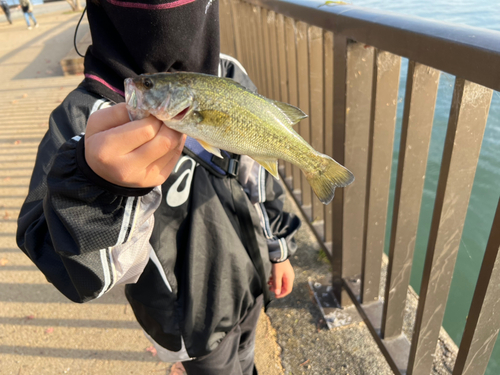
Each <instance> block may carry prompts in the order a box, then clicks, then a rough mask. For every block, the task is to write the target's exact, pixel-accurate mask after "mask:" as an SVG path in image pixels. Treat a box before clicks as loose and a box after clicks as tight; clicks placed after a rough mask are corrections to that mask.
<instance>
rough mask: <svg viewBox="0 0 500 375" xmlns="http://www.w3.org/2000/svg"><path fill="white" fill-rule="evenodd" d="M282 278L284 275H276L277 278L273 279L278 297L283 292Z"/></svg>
mask: <svg viewBox="0 0 500 375" xmlns="http://www.w3.org/2000/svg"><path fill="white" fill-rule="evenodd" d="M281 280H282V275H275V278H274V280H273V290H274V294H275V295H276V297H278V296H279V295H280V294H281Z"/></svg>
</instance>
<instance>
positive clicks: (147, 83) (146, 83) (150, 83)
mask: <svg viewBox="0 0 500 375" xmlns="http://www.w3.org/2000/svg"><path fill="white" fill-rule="evenodd" d="M142 84H143V85H144V87H145V88H147V89H148V90H149V89H152V88H153V86H154V83H153V81H151V79H149V78H145V79H144V80H143V81H142Z"/></svg>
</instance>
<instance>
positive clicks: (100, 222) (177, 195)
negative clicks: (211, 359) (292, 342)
mask: <svg viewBox="0 0 500 375" xmlns="http://www.w3.org/2000/svg"><path fill="white" fill-rule="evenodd" d="M220 74H221V75H224V76H230V77H233V78H234V79H237V80H238V81H239V82H240V83H242V84H244V85H246V86H247V87H250V88H252V83H251V82H250V80H249V79H248V77H247V76H246V74H245V72H244V70H243V69H241V68H240V67H239V66H238V64H237V63H233V62H232V61H230V60H227V59H222V60H221V65H220ZM105 105H110V103H109V102H108V101H106V100H105V99H103V98H101V97H98V96H97V95H96V94H91V93H89V92H88V91H86V90H85V89H84V88H83V87H80V88H77V89H76V90H74V91H73V92H71V93H70V94H69V95H68V97H67V98H66V99H65V100H64V102H63V103H62V104H61V105H60V106H59V107H57V108H56V109H55V110H54V112H53V113H52V115H51V117H50V121H49V130H48V132H47V134H46V135H45V137H44V138H43V140H42V142H41V144H40V147H39V151H38V155H37V160H36V165H35V169H34V172H33V175H32V180H31V183H30V189H29V194H28V196H27V198H26V201H25V203H24V205H23V207H22V209H21V213H20V216H19V220H18V232H17V242H18V245H19V247H20V248H21V249H22V250H23V251H24V252H25V253H26V254H27V255H28V256H29V257H30V258H31V259H32V261H33V262H34V263H35V264H36V265H37V267H38V268H39V269H40V270H41V271H42V272H43V273H44V274H45V276H46V277H47V279H48V281H49V282H51V283H52V284H54V286H55V287H56V288H57V289H59V290H60V291H61V293H63V294H64V295H65V296H66V297H68V298H69V299H71V300H72V301H74V302H86V301H89V300H92V299H94V298H98V297H100V296H101V295H103V294H104V293H105V292H107V291H108V290H110V289H111V288H112V287H113V286H114V285H116V284H122V283H126V284H128V285H127V286H126V294H127V298H128V300H129V302H130V304H131V306H132V308H133V310H134V313H135V315H136V317H137V319H138V321H139V323H140V324H141V326H142V327H143V329H144V330H145V332H146V333H147V336H148V337H149V338H152V339H153V340H154V343H155V344H156V345H157V349H158V350H159V356H160V358H162V359H164V360H167V361H172V360H186V359H188V358H192V357H198V356H202V355H206V354H208V353H209V352H211V351H212V350H213V349H214V348H215V347H216V346H217V345H218V343H219V342H220V341H221V340H222V338H223V337H224V336H225V334H226V333H227V332H229V331H230V330H231V329H232V328H233V327H234V326H235V325H236V324H237V323H238V322H239V321H240V320H241V319H242V318H243V317H244V316H245V314H246V312H247V311H248V310H249V309H250V308H251V307H252V306H253V305H254V303H255V299H256V297H258V296H259V295H260V294H262V291H263V288H267V285H261V284H262V282H261V278H259V274H258V272H257V271H256V268H255V267H254V265H253V263H252V260H251V259H250V257H249V255H248V253H247V249H246V248H245V246H248V244H245V245H244V244H243V243H242V241H241V238H242V228H241V226H240V221H241V217H239V214H238V212H237V209H236V206H237V205H236V204H235V199H239V198H235V197H237V196H238V194H235V191H236V190H237V189H240V191H241V189H243V190H244V192H245V193H246V194H244V195H243V196H244V197H245V198H244V201H243V202H242V201H241V199H240V201H239V204H242V203H243V204H244V205H245V206H246V207H247V208H248V209H249V210H250V216H251V224H250V225H251V226H253V231H254V232H255V235H256V239H257V243H258V249H257V251H258V252H260V254H261V256H262V259H263V260H264V262H263V263H264V268H265V273H266V275H269V272H270V262H269V261H268V260H270V261H272V262H280V261H284V260H286V259H287V258H288V256H289V255H290V254H291V253H293V251H295V248H296V246H295V243H294V241H293V235H294V233H295V232H296V230H297V229H298V227H299V226H300V220H299V219H298V218H297V217H296V216H294V215H293V214H289V213H286V212H283V203H284V192H283V189H282V187H281V185H280V184H279V182H277V181H276V180H275V179H274V178H273V177H272V176H270V175H269V174H268V173H267V172H265V170H264V169H263V168H262V167H261V166H260V165H258V164H257V163H255V162H254V161H253V160H251V159H250V158H248V157H246V156H242V157H241V160H240V170H239V174H238V176H237V177H236V178H232V177H219V176H216V175H215V174H213V173H211V172H210V171H209V170H208V169H207V168H205V167H203V166H201V165H200V164H199V163H198V162H197V161H196V160H195V159H193V157H192V156H189V155H192V153H185V154H184V155H182V156H181V158H180V160H179V162H178V164H177V166H176V168H175V170H174V171H173V172H172V174H171V176H170V177H169V178H168V180H167V181H166V182H165V183H164V184H163V186H161V187H155V188H152V189H128V188H123V187H119V186H116V185H113V184H110V183H108V182H106V181H104V180H102V179H101V178H100V177H99V176H97V175H96V174H95V173H94V172H93V171H92V170H91V169H90V168H89V167H88V165H87V164H86V161H85V157H84V142H83V137H84V132H85V127H86V123H87V119H88V117H89V116H90V114H91V113H92V112H93V111H95V110H97V109H99V108H100V107H102V106H105ZM236 192H237V191H236ZM236 203H238V202H236ZM158 344H159V345H160V346H158ZM160 351H163V352H164V353H163V354H164V355H163V356H162V353H160ZM171 352H175V353H171Z"/></svg>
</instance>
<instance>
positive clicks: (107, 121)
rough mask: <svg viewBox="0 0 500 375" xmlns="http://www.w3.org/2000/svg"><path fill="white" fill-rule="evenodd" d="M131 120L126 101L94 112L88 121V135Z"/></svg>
mask: <svg viewBox="0 0 500 375" xmlns="http://www.w3.org/2000/svg"><path fill="white" fill-rule="evenodd" d="M127 122H130V118H129V115H128V111H127V107H126V105H125V103H120V104H116V105H114V106H112V107H107V108H103V109H100V110H98V111H95V112H94V113H92V114H91V115H90V117H89V119H88V121H87V132H86V135H87V136H91V135H93V134H95V133H99V132H102V131H104V130H108V129H111V128H114V127H116V126H120V125H123V124H125V123H127Z"/></svg>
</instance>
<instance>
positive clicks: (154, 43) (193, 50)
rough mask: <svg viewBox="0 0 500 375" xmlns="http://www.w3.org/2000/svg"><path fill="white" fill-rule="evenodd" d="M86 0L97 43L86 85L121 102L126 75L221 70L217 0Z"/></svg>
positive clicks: (90, 54)
mask: <svg viewBox="0 0 500 375" xmlns="http://www.w3.org/2000/svg"><path fill="white" fill-rule="evenodd" d="M94 1H95V0H89V1H87V12H88V15H87V16H88V20H89V25H90V30H91V34H92V45H91V46H90V47H89V48H88V50H87V53H86V54H85V80H84V81H83V83H82V86H83V87H84V88H86V89H87V90H89V91H91V92H95V93H97V94H99V95H101V96H103V97H105V98H108V99H110V100H112V101H114V102H117V103H118V102H122V101H123V100H124V98H123V96H124V94H123V81H124V80H125V78H128V77H136V76H137V75H139V74H142V73H156V72H167V71H168V72H175V71H187V72H198V73H206V74H216V73H217V67H218V63H219V48H220V47H219V7H218V1H217V0H174V1H171V0H136V1H120V0H100V3H97V2H94Z"/></svg>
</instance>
